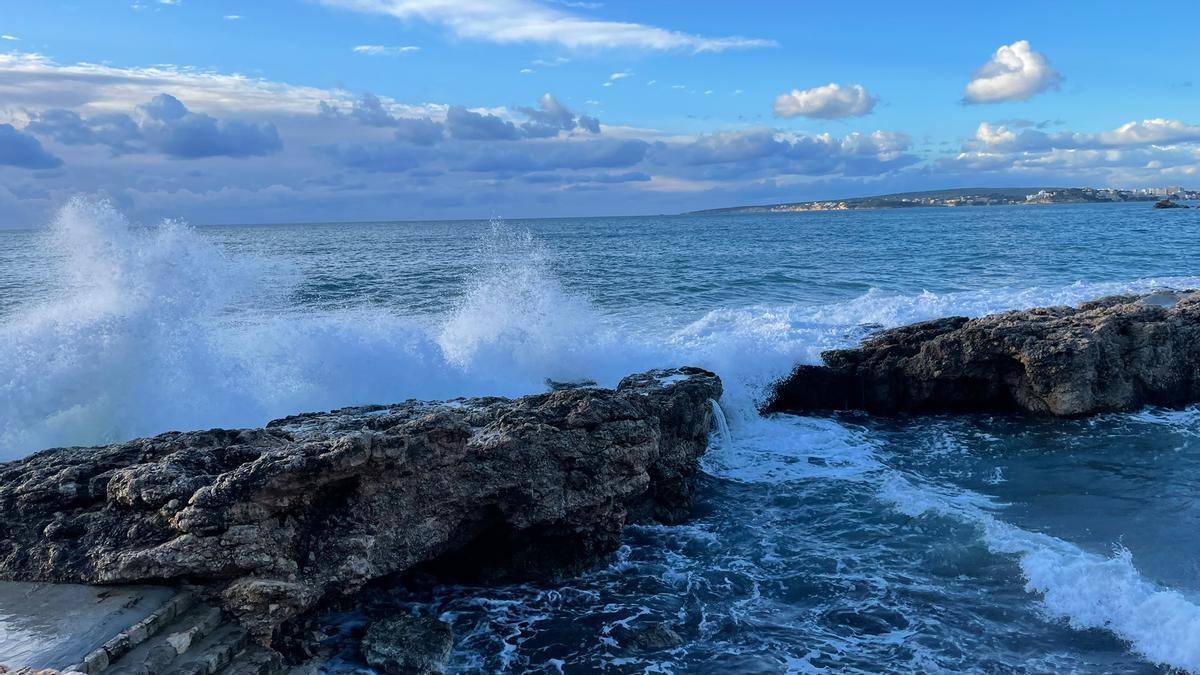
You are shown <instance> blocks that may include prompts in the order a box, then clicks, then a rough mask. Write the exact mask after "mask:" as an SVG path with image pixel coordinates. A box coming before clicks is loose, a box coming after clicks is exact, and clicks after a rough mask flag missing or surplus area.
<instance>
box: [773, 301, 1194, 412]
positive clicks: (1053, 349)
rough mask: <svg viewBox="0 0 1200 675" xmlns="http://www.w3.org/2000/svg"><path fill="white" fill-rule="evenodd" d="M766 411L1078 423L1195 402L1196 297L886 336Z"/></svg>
mask: <svg viewBox="0 0 1200 675" xmlns="http://www.w3.org/2000/svg"><path fill="white" fill-rule="evenodd" d="M822 358H823V359H824V361H825V364H824V365H823V366H801V367H799V368H797V369H796V370H795V371H794V372H793V373H792V374H791V375H790V376H789V377H788V378H786V379H785V380H783V381H782V382H780V383H779V384H777V385H776V387H775V390H774V396H773V397H772V399H771V400H770V401H769V402H768V403H767V405H766V406H765V411H768V412H774V411H789V412H805V411H813V410H839V409H857V410H866V411H870V412H875V413H899V412H913V413H933V412H1009V411H1012V412H1017V411H1023V412H1029V413H1035V414H1042V415H1057V416H1074V415H1085V414H1089V413H1097V412H1105V411H1121V410H1132V409H1136V408H1138V407H1141V406H1144V405H1148V404H1153V405H1165V406H1178V405H1184V404H1188V403H1193V402H1196V401H1200V292H1196V291H1161V292H1155V293H1149V294H1145V295H1126V296H1116V297H1109V298H1103V299H1100V300H1096V301H1093V302H1088V303H1084V304H1082V305H1080V306H1079V307H1047V308H1041V309H1031V310H1025V311H1017V312H1006V313H1003V314H994V315H990V316H985V317H982V318H978V319H967V318H964V317H951V318H946V319H938V320H935V321H926V322H923V323H918V324H913V325H911V326H904V327H901V328H896V329H892V330H886V331H883V332H880V333H877V334H875V335H874V336H872V337H870V338H868V339H867V340H866V341H865V342H863V344H862V345H861V346H860V347H858V348H855V349H841V350H834V351H829V352H825V353H824V354H822Z"/></svg>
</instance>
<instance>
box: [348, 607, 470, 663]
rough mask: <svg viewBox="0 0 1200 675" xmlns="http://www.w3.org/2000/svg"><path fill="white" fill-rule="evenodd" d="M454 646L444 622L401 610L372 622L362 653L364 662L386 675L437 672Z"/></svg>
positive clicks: (452, 636)
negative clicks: (401, 611)
mask: <svg viewBox="0 0 1200 675" xmlns="http://www.w3.org/2000/svg"><path fill="white" fill-rule="evenodd" d="M453 646H454V635H453V633H452V631H451V630H450V625H449V624H447V623H446V622H444V621H439V620H437V619H435V618H432V617H415V616H411V615H408V614H402V615H399V616H395V617H392V618H389V619H385V620H383V621H376V622H375V623H373V624H371V626H370V627H369V628H367V634H366V635H365V636H364V637H363V640H362V654H363V658H365V659H366V661H367V664H369V665H370V666H371V667H372V668H375V669H376V670H378V671H379V672H381V673H387V674H388V675H440V674H441V672H442V670H443V669H444V668H445V666H446V659H448V658H449V657H450V650H451V648H452V647H453Z"/></svg>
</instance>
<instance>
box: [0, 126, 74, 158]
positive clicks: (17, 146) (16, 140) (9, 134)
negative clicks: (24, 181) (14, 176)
mask: <svg viewBox="0 0 1200 675" xmlns="http://www.w3.org/2000/svg"><path fill="white" fill-rule="evenodd" d="M62 163H63V162H62V160H61V159H59V158H58V157H55V156H54V155H52V154H50V153H49V152H47V151H46V149H45V148H44V147H42V144H41V143H40V142H39V141H38V139H36V138H34V137H33V136H30V135H29V134H27V133H24V132H22V131H19V130H17V129H16V128H15V127H13V125H11V124H0V165H4V166H15V167H19V168H22V169H53V168H55V167H58V166H62Z"/></svg>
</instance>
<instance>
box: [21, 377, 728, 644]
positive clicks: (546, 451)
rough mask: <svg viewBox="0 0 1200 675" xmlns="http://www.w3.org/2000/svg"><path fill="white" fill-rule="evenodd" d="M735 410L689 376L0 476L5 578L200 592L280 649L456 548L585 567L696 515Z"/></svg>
mask: <svg viewBox="0 0 1200 675" xmlns="http://www.w3.org/2000/svg"><path fill="white" fill-rule="evenodd" d="M720 394H721V384H720V381H719V380H718V379H717V377H716V376H715V375H713V374H711V373H708V372H706V371H703V370H699V369H695V368H684V369H679V370H673V371H656V372H651V373H646V374H642V375H637V376H631V377H629V378H626V379H625V380H624V381H622V382H621V383H620V385H619V386H618V387H617V388H616V389H615V390H609V389H598V388H575V389H565V390H562V391H555V392H552V393H548V394H542V395H536V396H528V397H524V398H520V399H515V400H510V399H500V398H482V399H461V400H456V401H448V402H443V403H424V402H416V401H409V402H406V403H402V404H398V405H392V406H368V407H359V408H347V409H343V410H337V411H333V412H330V413H320V414H308V415H298V416H295V417H289V418H286V419H282V420H277V421H274V422H271V423H270V424H269V425H267V427H266V428H262V429H239V430H221V429H214V430H211V431H198V432H191V433H169V434H163V435H161V436H156V437H154V438H146V439H139V440H135V441H130V442H127V443H121V444H117V445H110V446H106V447H99V448H60V449H55V450H47V451H44V452H41V453H38V454H35V455H32V456H30V457H28V458H26V459H23V460H20V461H17V462H12V463H9V464H5V465H0V578H3V579H10V580H11V579H23V580H43V581H75V582H86V583H105V584H124V583H135V582H149V581H153V582H157V583H163V582H173V581H187V582H189V583H193V584H198V585H199V586H200V587H201V588H203V589H207V590H208V591H209V592H210V593H211V594H212V595H213V597H218V598H219V601H220V603H221V604H222V605H223V607H224V609H226V610H228V611H230V612H232V613H233V614H235V615H236V616H237V617H239V618H240V620H241V622H242V623H243V624H244V625H245V626H247V627H248V628H249V629H250V630H251V631H252V632H253V633H254V635H255V636H256V637H257V638H258V639H259V640H260V641H265V640H267V639H269V638H270V636H271V635H272V633H273V632H274V631H275V630H276V629H277V628H278V627H279V626H280V625H281V624H283V623H284V622H287V621H289V620H291V619H293V618H294V617H297V616H299V615H301V614H304V613H305V612H307V611H308V610H309V609H311V608H313V607H314V606H315V605H316V604H317V603H318V602H320V601H321V600H323V599H327V598H331V597H336V596H344V595H347V594H351V593H354V592H356V591H358V590H360V589H361V588H363V586H364V585H365V584H367V583H368V582H370V581H372V580H375V579H379V578H381V577H385V576H388V575H395V574H398V573H402V572H404V571H406V570H410V569H411V568H413V567H414V566H416V565H419V564H421V563H427V562H429V561H434V560H438V559H440V558H442V557H445V556H448V554H450V553H452V552H454V551H463V550H467V549H470V550H472V554H471V556H469V562H470V564H474V565H478V566H504V565H510V566H515V567H517V568H519V569H521V570H522V571H549V570H555V569H560V570H561V569H570V568H571V566H572V565H577V564H579V563H580V562H581V561H587V560H590V559H592V558H594V557H595V556H597V555H599V554H602V553H605V552H608V551H610V550H612V549H613V548H615V547H616V546H617V544H618V538H619V535H620V532H621V529H622V527H623V526H624V525H625V524H626V523H627V522H628V521H630V520H631V519H635V518H636V519H657V520H660V521H665V522H672V521H676V520H679V519H680V518H682V517H684V516H685V515H686V514H687V511H688V507H689V504H690V499H691V494H692V482H691V479H692V477H693V476H694V475H695V474H696V472H697V471H698V460H699V457H700V455H701V454H702V453H703V452H704V450H705V447H706V443H707V437H708V433H709V430H710V428H711V424H712V417H711V416H712V411H711V407H710V404H709V399H717V398H718V397H719V396H720ZM471 547H474V548H473V549H472V548H471ZM461 562H462V561H461V560H460V563H461Z"/></svg>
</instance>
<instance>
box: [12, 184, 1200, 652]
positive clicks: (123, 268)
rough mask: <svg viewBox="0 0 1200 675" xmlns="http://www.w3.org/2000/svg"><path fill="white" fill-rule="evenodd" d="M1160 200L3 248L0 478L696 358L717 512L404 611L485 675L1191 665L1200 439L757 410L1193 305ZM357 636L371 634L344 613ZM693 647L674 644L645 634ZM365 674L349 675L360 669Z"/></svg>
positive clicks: (1168, 428)
mask: <svg viewBox="0 0 1200 675" xmlns="http://www.w3.org/2000/svg"><path fill="white" fill-rule="evenodd" d="M1198 231H1200V213H1198V212H1196V211H1191V210H1188V211H1183V210H1179V211H1154V210H1152V209H1150V208H1149V205H1147V204H1125V205H1120V204H1118V205H1080V206H1051V207H1011V208H1009V207H988V208H963V209H913V210H903V211H898V210H897V211H873V212H866V211H863V212H831V213H802V214H780V215H754V216H726V217H720V216H707V217H683V216H680V217H651V218H615V219H571V220H537V221H504V222H498V223H488V222H452V223H451V222H447V223H371V224H327V225H294V226H245V227H211V228H196V229H189V228H186V227H183V226H179V225H165V226H157V225H153V226H149V227H145V226H142V225H137V226H133V225H130V224H129V223H127V222H126V221H125V220H124V219H123V218H121V216H120V215H119V214H117V213H116V212H114V211H113V210H112V209H111V208H109V207H107V206H104V205H98V204H89V203H77V204H74V205H72V206H70V207H68V208H67V209H65V210H64V212H63V213H62V214H61V215H60V217H59V218H58V219H57V221H56V222H55V223H53V224H52V225H51V226H50V227H47V228H40V229H37V230H32V231H20V232H0V373H4V376H3V377H0V457H7V458H12V457H16V456H20V455H22V454H25V453H27V452H30V451H33V450H36V449H40V448H42V447H48V446H53V445H61V444H82V443H100V442H105V441H111V440H119V439H124V438H130V437H135V436H139V435H146V434H151V433H157V432H160V431H165V430H169V429H185V428H199V427H211V426H234V425H257V424H261V423H263V422H265V421H267V420H268V419H271V418H273V417H278V416H282V415H285V414H290V413H295V412H299V411H304V410H317V409H328V408H332V407H339V406H344V405H351V404H356V403H379V402H388V401H396V400H401V399H405V398H410V397H417V398H444V397H450V396H460V395H476V394H501V395H518V394H523V393H529V392H535V391H540V390H542V389H543V388H544V380H545V378H552V379H555V380H571V379H582V378H588V379H594V380H597V381H599V382H600V383H601V384H614V383H615V382H616V381H617V380H618V379H619V378H620V377H622V376H623V375H626V374H628V373H630V372H634V371H637V370H642V369H645V368H649V367H655V366H665V365H681V364H690V365H699V366H704V367H707V368H710V369H713V370H715V371H716V372H717V373H718V374H720V375H721V376H722V378H723V379H724V381H725V383H726V396H725V398H724V399H723V400H722V401H721V406H722V408H723V410H724V412H725V414H726V416H727V417H728V419H729V424H730V428H731V437H730V440H729V442H725V441H724V440H723V439H721V438H720V437H714V439H713V446H712V448H711V450H710V453H709V455H708V457H707V458H706V460H705V467H704V468H705V474H704V476H703V478H702V481H701V489H700V492H699V497H698V503H697V507H696V518H695V520H694V521H693V522H692V523H690V524H688V525H686V526H681V527H646V526H638V527H632V528H630V529H629V530H628V532H627V534H626V545H625V547H623V548H622V549H621V551H619V552H618V553H617V554H615V555H614V557H613V559H612V561H611V563H610V564H609V565H607V566H604V567H603V568H601V569H598V570H596V571H594V572H592V573H589V574H586V575H584V576H583V577H581V578H579V579H577V580H575V581H572V582H570V583H568V584H566V585H556V586H533V585H518V586H502V587H462V586H440V587H434V588H431V589H427V590H426V591H425V592H423V593H421V594H418V595H416V596H412V597H398V598H396V599H395V600H394V602H395V603H396V605H397V606H398V607H400V608H404V609H413V610H415V611H421V612H432V613H437V614H439V615H441V616H443V618H445V619H447V620H449V621H451V622H452V623H453V625H454V628H455V632H456V636H457V644H456V647H455V651H454V653H453V657H452V659H453V665H454V668H455V670H456V671H462V672H478V671H484V672H493V671H506V672H526V671H533V672H560V671H561V672H568V673H574V672H595V671H605V672H678V673H685V672H686V673H692V672H700V673H703V672H713V673H726V672H738V673H742V672H748V673H783V672H957V671H965V672H987V673H991V672H996V673H999V672H1004V673H1007V672H1029V673H1042V672H1160V671H1165V670H1167V669H1169V668H1176V669H1179V670H1185V671H1193V672H1200V544H1197V543H1196V539H1195V537H1194V533H1195V532H1196V531H1198V529H1200V527H1198V526H1200V503H1198V501H1197V500H1198V497H1200V440H1198V434H1200V414H1197V411H1196V410H1195V409H1185V410H1182V411H1165V410H1154V409H1151V410H1146V411H1142V412H1138V413H1134V414H1128V415H1109V416H1102V417H1098V418H1094V419H1089V420H1072V421H1049V420H1029V419H1020V418H1011V417H932V418H900V419H873V418H870V417H867V416H861V415H853V414H843V415H832V416H822V417H796V416H776V417H772V418H769V419H763V418H760V417H758V416H757V414H756V413H755V403H756V401H758V400H759V399H760V397H761V395H762V391H763V388H764V386H765V385H767V384H768V383H769V382H771V381H772V380H773V379H775V378H777V377H779V376H780V375H782V374H784V373H786V372H788V370H790V368H791V367H792V366H794V365H795V364H796V363H800V362H808V363H813V362H816V361H817V359H818V358H819V353H820V351H821V350H823V349H827V348H830V347H833V346H842V345H847V344H852V343H853V342H854V341H855V340H857V339H858V338H859V337H860V336H861V335H862V334H863V331H864V327H865V326H877V325H883V326H892V325H898V324H903V323H908V322H911V321H916V320H921V319H926V318H932V317H936V316H944V315H949V314H963V315H979V314H984V313H987V312H991V311H997V310H1003V309H1012V308H1021V307H1030V306H1036V305H1046V304H1061V303H1072V302H1078V301H1081V300H1085V299H1089V298H1092V297H1096V296H1100V295H1105V294H1111V293H1117V292H1124V291H1134V290H1145V289H1149V288H1154V287H1159V286H1171V287H1197V286H1200V243H1197V242H1198V239H1197V236H1196V235H1197V232H1198ZM329 621H330V622H331V629H333V630H335V632H336V629H337V628H338V627H339V626H340V627H341V628H342V630H343V632H346V633H350V632H352V631H353V628H354V626H355V625H356V624H355V623H354V618H353V617H331V618H330V619H329ZM658 621H669V622H671V623H672V624H674V626H675V630H676V632H678V633H679V634H680V636H681V637H682V638H683V642H682V643H681V644H679V645H677V646H674V647H670V648H667V649H663V650H659V651H653V652H635V651H631V650H630V649H629V648H628V646H627V645H626V644H623V643H622V640H621V636H622V630H623V627H625V626H630V627H634V628H636V627H637V626H639V625H643V624H646V623H650V622H658ZM338 663H339V664H340V666H342V667H345V668H347V669H352V668H354V667H356V666H355V657H354V654H353V652H352V650H350V651H349V652H347V653H346V654H345V655H344V660H343V661H339V662H338Z"/></svg>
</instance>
